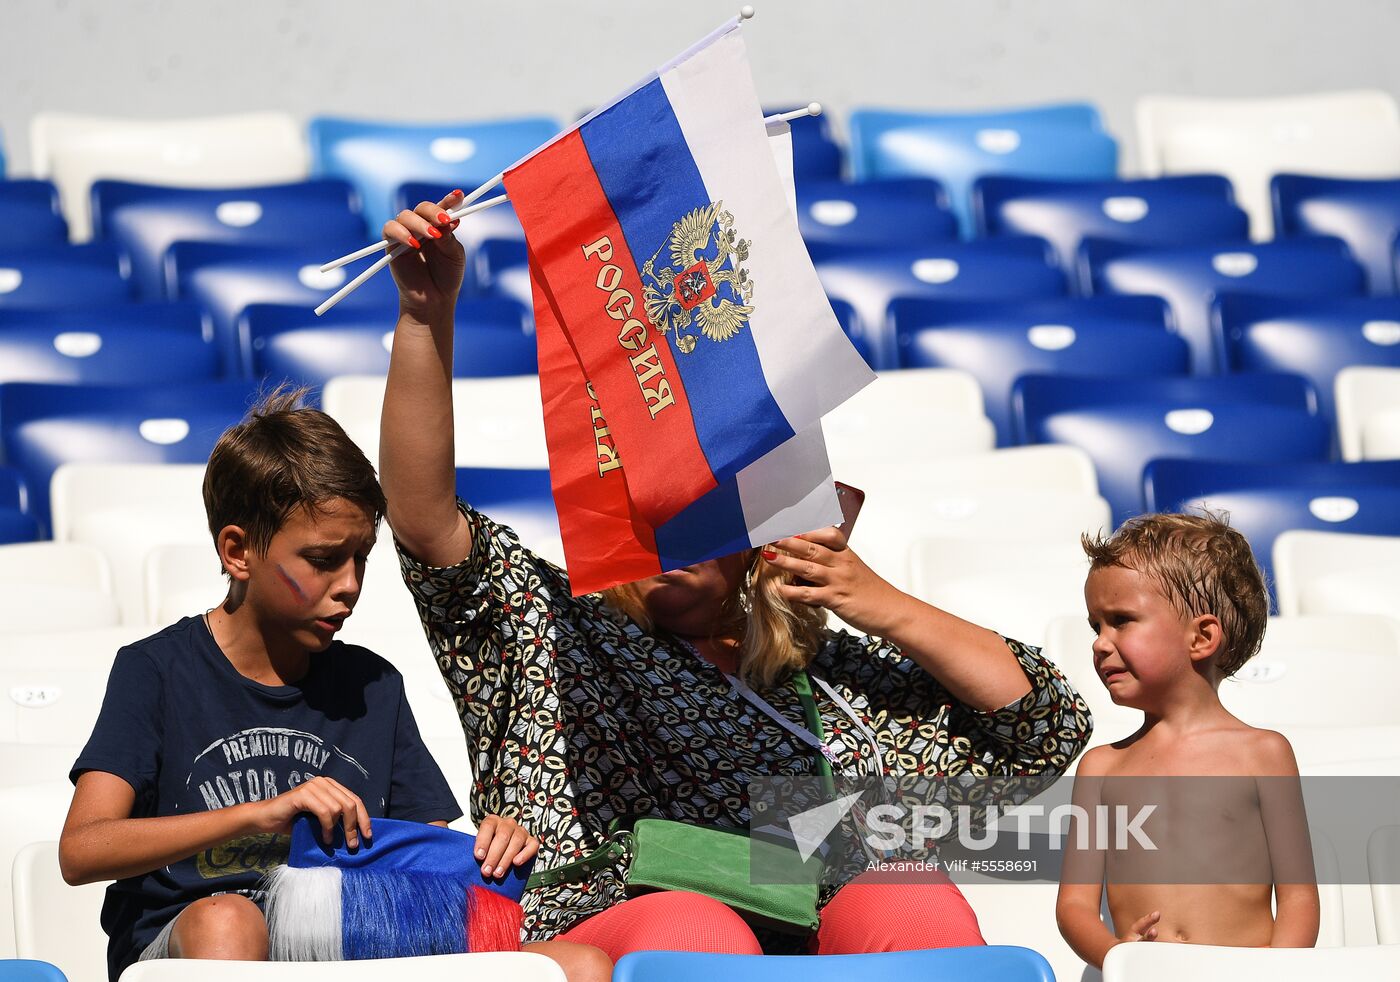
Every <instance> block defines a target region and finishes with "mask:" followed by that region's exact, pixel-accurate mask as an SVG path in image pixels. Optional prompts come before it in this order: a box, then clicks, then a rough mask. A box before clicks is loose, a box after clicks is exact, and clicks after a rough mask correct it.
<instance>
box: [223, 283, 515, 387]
mask: <svg viewBox="0 0 1400 982" xmlns="http://www.w3.org/2000/svg"><path fill="white" fill-rule="evenodd" d="M521 314H522V311H521V309H520V306H519V304H517V303H515V302H514V301H511V300H494V299H467V300H461V301H459V302H458V304H457V332H456V339H455V341H454V343H453V346H452V356H453V368H452V374H453V376H454V377H456V378H484V377H490V376H496V375H533V374H534V373H535V372H536V371H537V367H536V362H535V339H534V336H533V335H529V334H526V333H525V332H524V331H523V330H522V329H521V323H522V321H521ZM238 326H239V337H240V342H241V344H240V347H241V348H242V350H243V351H244V352H245V354H246V356H247V357H248V358H249V362H248V374H249V375H251V376H252V377H254V378H263V377H271V378H272V379H274V380H276V379H281V378H288V379H292V380H293V381H296V382H301V383H304V384H307V385H314V386H321V385H324V384H325V383H326V381H327V380H328V379H331V378H334V377H335V376H337V375H383V374H385V373H386V372H387V371H388V370H389V351H390V349H391V348H392V346H393V338H394V319H393V318H392V317H390V318H385V317H383V316H380V315H379V314H377V313H376V312H373V311H362V310H355V309H350V310H341V309H339V308H338V307H337V308H335V309H332V310H329V311H327V312H326V313H325V315H324V316H322V317H317V316H316V314H315V312H314V311H310V310H306V309H305V308H303V307H284V306H279V305H276V304H253V305H252V306H250V307H248V308H246V309H245V310H244V311H243V314H242V316H241V317H240V318H239V324H238Z"/></svg>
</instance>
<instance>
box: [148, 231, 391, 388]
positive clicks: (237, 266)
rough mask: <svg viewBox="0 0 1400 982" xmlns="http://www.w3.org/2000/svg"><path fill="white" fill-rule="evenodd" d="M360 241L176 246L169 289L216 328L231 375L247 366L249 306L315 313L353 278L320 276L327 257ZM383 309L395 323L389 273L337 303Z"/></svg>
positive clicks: (341, 272)
mask: <svg viewBox="0 0 1400 982" xmlns="http://www.w3.org/2000/svg"><path fill="white" fill-rule="evenodd" d="M363 244H364V243H363V242H361V241H359V240H353V241H351V240H342V241H340V242H335V241H330V242H319V241H318V242H317V243H316V244H314V245H300V246H294V247H283V248H277V249H272V248H268V247H265V246H248V245H228V244H224V243H212V242H177V243H175V244H174V245H173V246H171V247H170V248H169V249H167V250H166V253H165V279H166V287H167V289H168V291H169V293H170V295H171V296H172V297H176V298H184V299H189V300H194V301H196V302H198V303H199V304H200V305H201V306H202V307H203V308H204V309H205V310H206V311H207V312H208V313H209V317H210V321H211V323H212V324H213V329H214V338H215V342H216V343H217V344H218V346H219V351H220V353H221V355H222V357H223V359H224V367H225V370H226V372H227V373H228V374H230V375H237V374H238V373H239V372H240V371H241V370H242V368H243V361H242V359H241V357H240V355H239V350H238V316H239V314H241V313H242V312H243V309H244V308H245V307H247V306H248V305H249V304H254V303H276V304H288V305H296V306H301V307H305V308H307V309H313V308H315V306H316V305H317V304H319V303H320V302H321V301H322V300H325V299H326V297H328V296H330V295H331V294H332V293H334V292H335V291H336V290H337V289H339V288H340V286H342V285H343V284H344V283H345V282H347V281H348V280H349V279H350V278H351V276H353V275H354V270H353V269H351V270H350V271H349V272H347V271H346V269H345V268H344V267H342V268H340V269H335V270H331V271H330V272H329V273H322V272H320V267H321V264H322V263H323V262H325V261H326V260H327V259H328V258H331V257H334V256H336V255H339V254H341V253H345V252H349V251H350V250H352V249H355V248H357V247H359V246H361V245H363ZM338 306H339V307H341V308H346V309H360V310H365V309H375V310H379V311H382V312H383V313H384V316H385V318H386V320H387V321H388V322H389V323H393V318H394V314H395V312H396V311H397V310H398V290H397V289H396V288H395V286H394V281H393V278H392V277H391V276H389V275H388V274H387V273H386V274H383V275H380V276H376V277H373V278H371V279H370V280H369V281H368V282H367V283H365V284H364V285H363V286H362V287H360V289H358V290H356V291H355V292H354V293H352V294H350V295H349V296H348V297H346V298H345V299H344V300H343V301H341V303H340V304H339V305H338Z"/></svg>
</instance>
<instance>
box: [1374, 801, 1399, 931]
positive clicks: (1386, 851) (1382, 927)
mask: <svg viewBox="0 0 1400 982" xmlns="http://www.w3.org/2000/svg"><path fill="white" fill-rule="evenodd" d="M1366 867H1367V869H1368V870H1369V872H1370V876H1371V909H1372V910H1373V911H1374V913H1375V916H1376V940H1377V941H1378V942H1379V943H1381V944H1389V945H1400V825H1383V826H1381V827H1380V828H1378V829H1376V831H1374V832H1372V833H1371V838H1370V841H1368V842H1367V843H1366Z"/></svg>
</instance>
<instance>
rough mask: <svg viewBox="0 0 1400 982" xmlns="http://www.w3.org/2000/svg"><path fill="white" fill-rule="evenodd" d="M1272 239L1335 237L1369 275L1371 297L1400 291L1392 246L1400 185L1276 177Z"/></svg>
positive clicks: (1399, 219) (1399, 216)
mask: <svg viewBox="0 0 1400 982" xmlns="http://www.w3.org/2000/svg"><path fill="white" fill-rule="evenodd" d="M1270 190H1271V192H1272V196H1273V205H1274V235H1275V236H1278V237H1283V236H1292V235H1335V236H1336V237H1337V238H1339V239H1341V240H1342V241H1344V242H1345V243H1346V244H1347V245H1348V246H1349V247H1350V248H1351V251H1352V253H1353V254H1355V256H1356V259H1357V261H1358V262H1360V263H1361V265H1362V266H1363V267H1364V268H1365V270H1366V281H1367V286H1368V288H1369V290H1370V292H1371V293H1374V294H1377V295H1382V296H1384V295H1388V294H1392V293H1395V292H1396V284H1397V280H1396V276H1395V264H1394V261H1393V254H1392V246H1393V244H1394V242H1395V236H1396V233H1397V232H1400V180H1389V181H1359V180H1348V179H1345V178H1338V177H1312V176H1305V175H1302V174H1276V175H1274V178H1273V180H1272V181H1271V183H1270Z"/></svg>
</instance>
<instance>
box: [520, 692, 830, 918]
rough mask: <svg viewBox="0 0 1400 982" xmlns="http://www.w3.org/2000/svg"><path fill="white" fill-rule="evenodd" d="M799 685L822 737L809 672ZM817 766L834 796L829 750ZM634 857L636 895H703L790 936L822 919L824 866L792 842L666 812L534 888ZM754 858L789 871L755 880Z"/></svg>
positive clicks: (546, 875) (630, 875)
mask: <svg viewBox="0 0 1400 982" xmlns="http://www.w3.org/2000/svg"><path fill="white" fill-rule="evenodd" d="M793 684H794V685H795V686H796V688H797V694H798V696H799V697H800V698H801V699H802V710H803V715H804V716H805V718H806V722H807V728H808V729H809V730H810V731H811V732H812V733H813V734H814V735H815V736H816V738H817V740H818V741H821V740H822V739H823V738H824V735H825V734H824V731H823V729H822V722H821V716H820V714H818V712H817V705H816V701H815V700H814V699H813V698H812V686H811V682H810V680H809V679H808V678H807V673H806V672H798V673H797V674H796V675H795V676H794V677H793ZM817 768H818V771H819V773H820V774H821V776H822V780H823V784H824V785H825V787H826V790H827V793H828V794H830V795H832V796H833V797H834V782H833V779H832V774H831V764H830V762H829V761H828V760H827V758H826V757H825V755H823V754H817ZM628 859H630V860H631V862H630V863H629V864H628V865H627V870H626V874H625V879H626V889H627V894H628V896H636V895H638V894H642V893H649V892H651V891H654V890H686V891H689V892H691V893H703V894H704V895H705V896H707V897H713V898H714V899H716V900H718V901H720V902H721V903H724V904H726V905H728V906H729V907H731V908H733V909H734V910H735V911H736V912H737V913H738V914H739V915H740V916H741V917H743V918H744V920H746V921H748V922H749V923H750V924H751V925H753V926H754V927H760V928H766V929H768V930H772V931H778V932H782V933H786V934H800V935H808V934H811V933H813V932H814V931H816V929H817V927H818V925H819V923H820V921H819V919H818V914H817V900H818V896H819V894H820V891H821V870H820V868H819V864H812V863H803V862H802V859H801V857H800V855H799V854H798V852H797V850H796V849H795V848H793V847H792V846H791V845H786V844H780V843H776V842H772V841H770V840H768V839H764V838H750V837H749V833H748V830H747V829H733V828H720V827H715V826H703V825H691V824H689V823H687V822H673V821H670V820H668V819H664V818H641V819H638V820H637V821H636V823H635V824H634V826H633V828H632V829H631V830H630V831H628V830H623V829H616V828H615V829H613V830H611V832H610V834H609V836H608V842H607V844H606V845H604V846H603V847H602V848H600V849H597V850H595V851H594V852H592V853H590V854H589V855H587V856H585V857H584V858H583V859H580V860H578V861H577V862H573V863H568V864H566V865H564V866H556V867H555V868H553V869H548V870H541V871H539V872H537V873H535V874H534V875H532V876H531V877H530V879H529V882H528V883H527V884H526V889H532V888H534V887H539V886H551V885H553V884H556V883H569V882H580V881H583V880H587V879H589V878H591V877H592V875H593V874H594V873H595V872H596V871H597V870H600V869H605V868H607V867H610V866H615V865H618V864H620V863H622V862H624V861H626V860H628ZM753 863H757V865H759V866H760V868H762V869H764V870H766V871H779V872H780V874H781V875H773V876H769V875H765V879H769V878H771V879H774V880H778V879H781V880H782V882H765V883H754V882H753V875H752V864H753ZM814 867H816V868H814Z"/></svg>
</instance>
